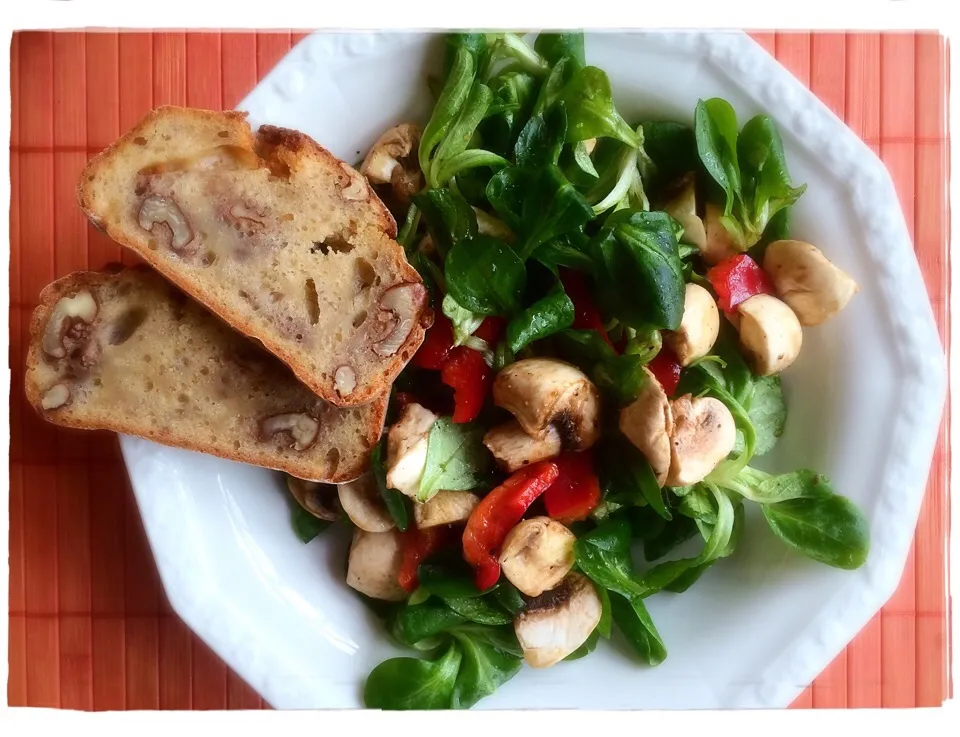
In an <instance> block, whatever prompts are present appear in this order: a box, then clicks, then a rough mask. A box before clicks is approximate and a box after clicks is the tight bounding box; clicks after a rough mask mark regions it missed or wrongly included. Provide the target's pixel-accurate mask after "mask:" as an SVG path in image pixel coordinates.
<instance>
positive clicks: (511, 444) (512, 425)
mask: <svg viewBox="0 0 960 737" xmlns="http://www.w3.org/2000/svg"><path fill="white" fill-rule="evenodd" d="M483 444H484V445H486V446H487V449H488V450H489V451H490V452H491V453H492V454H493V457H494V459H496V461H497V463H498V464H499V465H500V467H501V468H503V469H504V470H505V471H507V472H508V473H513V472H514V471H516V470H518V469H520V468H523V467H524V466H527V465H529V464H531V463H536V462H537V461H545V460H547V459H548V458H553V457H555V456H558V455H560V451H561V450H562V449H563V448H562V445H563V444H562V443H561V442H560V434H559V433H558V432H557V430H556V428H554V427H553V426H550V427H548V428H547V431H546V433H545V434H544V435H543V437H540V438H535V437H533V436H531V435H528V434H527V432H526V430H524V429H523V427H522V426H521V425H520V423H519V422H517V421H516V420H508V421H507V422H504V423H503V424H502V425H497V426H496V427H495V428H493V429H492V430H490V431H489V432H488V433H487V434H486V435H484V436H483Z"/></svg>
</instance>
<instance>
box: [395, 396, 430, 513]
mask: <svg viewBox="0 0 960 737" xmlns="http://www.w3.org/2000/svg"><path fill="white" fill-rule="evenodd" d="M436 421H437V416H436V415H435V414H433V412H431V411H430V410H428V409H427V408H426V407H424V406H422V405H419V404H417V403H416V402H411V403H410V404H408V405H407V406H406V407H404V408H403V411H402V412H401V413H400V417H399V418H398V419H397V421H396V423H394V424H393V426H392V427H391V428H390V429H389V430H388V431H387V464H386V466H387V486H388V487H390V488H391V489H396V490H397V491H399V492H400V493H402V494H406V495H407V496H409V497H416V496H417V491H418V490H419V489H420V479H421V478H423V469H424V467H425V466H426V465H427V441H428V440H429V439H430V428H432V427H433V423H434V422H436Z"/></svg>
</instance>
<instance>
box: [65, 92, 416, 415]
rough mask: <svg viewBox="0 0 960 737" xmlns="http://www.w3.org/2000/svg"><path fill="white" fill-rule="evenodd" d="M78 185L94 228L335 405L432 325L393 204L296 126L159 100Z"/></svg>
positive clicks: (372, 386)
mask: <svg viewBox="0 0 960 737" xmlns="http://www.w3.org/2000/svg"><path fill="white" fill-rule="evenodd" d="M77 196H78V199H79V202H80V207H81V208H82V209H83V211H84V213H85V214H86V215H87V217H88V218H89V219H90V221H91V222H92V223H93V224H94V225H95V226H96V227H98V228H100V229H101V230H103V231H105V232H106V234H107V235H109V236H110V237H111V238H112V239H113V240H115V241H117V242H118V243H120V244H121V245H123V246H125V247H127V248H129V249H131V250H132V251H134V252H136V253H137V254H138V255H139V256H141V257H142V258H143V259H144V260H145V261H146V262H147V263H149V264H150V265H151V266H153V267H154V268H155V269H156V270H157V271H159V272H160V273H161V274H163V275H164V276H165V277H166V278H167V279H168V280H169V281H171V282H173V283H174V284H176V285H177V286H179V287H180V288H181V289H182V290H183V291H184V292H186V293H187V294H189V295H190V296H191V297H193V298H194V299H195V300H197V301H198V302H200V303H201V304H203V305H204V306H206V307H207V309H209V310H210V311H212V312H213V313H215V314H216V315H218V316H219V317H220V318H221V319H222V320H224V321H225V322H227V323H228V324H230V325H231V326H232V327H233V328H234V329H235V330H238V331H239V332H241V333H243V334H244V335H247V336H250V337H252V338H256V339H257V340H259V341H260V342H261V343H262V344H263V345H264V347H265V348H266V349H267V350H268V351H270V352H271V353H273V354H274V355H275V356H277V357H278V358H279V359H280V360H281V361H283V362H284V363H286V364H287V365H288V366H289V367H290V368H291V369H292V371H293V372H294V374H296V376H297V377H298V378H299V379H300V381H302V382H303V383H304V384H306V385H307V386H308V387H309V388H311V389H312V390H313V391H314V392H315V393H316V394H317V395H319V396H320V397H321V398H323V399H324V400H326V401H327V402H330V403H331V404H334V405H337V406H339V407H352V406H359V405H363V404H366V403H367V402H370V401H373V400H374V399H375V398H377V397H379V396H380V395H383V394H385V393H386V392H387V391H388V390H389V387H390V385H391V384H392V383H393V381H394V379H396V377H397V375H398V374H399V373H400V371H401V370H402V369H403V367H404V366H405V365H406V364H407V362H408V361H409V360H410V358H411V357H412V356H413V354H414V353H415V352H416V350H417V349H418V348H419V347H420V344H421V342H422V341H423V335H424V331H425V330H426V328H428V327H429V326H430V324H431V323H432V320H433V316H432V313H431V311H430V309H429V306H428V299H427V291H426V287H425V286H424V284H423V281H422V280H421V278H420V275H419V274H418V273H417V271H416V270H415V269H414V268H413V267H411V266H410V264H409V263H407V260H406V256H405V254H404V251H403V248H402V247H401V246H400V245H399V244H398V243H397V242H396V241H395V240H394V238H395V237H396V235H397V225H396V222H395V221H394V219H393V216H392V215H391V214H390V212H389V211H388V210H387V208H386V207H385V206H384V204H383V203H382V202H381V201H380V199H379V198H378V197H377V195H376V194H375V193H374V191H373V189H372V187H371V186H370V184H369V182H368V181H367V180H366V178H364V177H363V176H362V175H360V174H359V173H358V172H357V171H356V170H355V169H353V168H352V167H351V166H349V165H348V164H346V163H345V162H343V161H340V160H339V159H337V158H336V157H335V156H333V154H331V153H330V152H329V151H327V150H326V149H324V148H322V147H321V146H319V145H318V144H317V143H316V142H314V141H313V140H312V139H311V138H309V137H308V136H306V135H304V134H302V133H299V132H297V131H292V130H287V129H284V128H276V127H273V126H261V127H260V129H259V130H258V131H257V133H256V134H254V133H253V131H252V130H251V128H250V125H249V124H248V123H247V120H246V116H245V114H243V113H238V112H215V111H208V110H197V109H193V108H182V107H173V106H164V107H159V108H157V109H156V110H154V111H153V112H151V113H149V114H148V115H147V116H146V117H144V118H143V119H142V120H141V121H140V122H139V123H138V124H137V125H136V126H135V127H134V128H133V129H132V130H130V131H128V132H127V133H125V134H124V135H123V136H121V137H120V138H119V139H118V140H117V141H116V142H115V143H114V144H113V145H111V146H110V147H109V148H107V149H106V150H104V151H103V152H102V153H100V154H98V155H97V156H95V157H94V158H93V159H91V160H90V162H88V164H87V166H86V168H85V169H84V171H83V173H82V175H81V177H80V181H79V184H78V188H77Z"/></svg>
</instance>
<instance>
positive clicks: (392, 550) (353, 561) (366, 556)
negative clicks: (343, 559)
mask: <svg viewBox="0 0 960 737" xmlns="http://www.w3.org/2000/svg"><path fill="white" fill-rule="evenodd" d="M402 560H403V554H402V552H401V549H400V533H399V532H397V530H395V529H394V530H389V531H387V532H367V531H365V530H360V529H358V530H354V533H353V542H352V543H351V545H350V557H349V559H348V562H347V586H349V587H350V588H353V589H356V590H357V591H359V592H360V593H361V594H366V595H367V596H369V597H370V598H372V599H383V600H385V601H402V600H403V599H405V598H406V596H407V594H406V592H405V591H404V590H403V588H401V586H400V583H399V581H398V580H397V575H398V574H399V572H400V563H401V561H402Z"/></svg>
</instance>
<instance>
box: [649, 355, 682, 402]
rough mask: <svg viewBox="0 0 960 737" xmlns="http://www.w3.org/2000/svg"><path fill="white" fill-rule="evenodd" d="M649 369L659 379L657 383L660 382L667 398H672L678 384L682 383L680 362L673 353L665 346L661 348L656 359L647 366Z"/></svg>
mask: <svg viewBox="0 0 960 737" xmlns="http://www.w3.org/2000/svg"><path fill="white" fill-rule="evenodd" d="M647 368H648V369H650V372H651V373H652V374H653V375H654V376H655V377H657V381H659V382H660V386H662V387H663V390H664V391H665V392H666V393H667V396H668V397H672V396H673V393H674V392H675V391H676V390H677V384H679V383H680V369H681V366H680V362H679V361H678V360H677V357H676V356H675V355H674V354H673V351H671V350H670V349H669V348H667V346H666V345H664V346H663V347H662V348H660V352H659V353H657V355H656V356H654V359H653V360H652V361H650V363H648V364H647Z"/></svg>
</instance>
